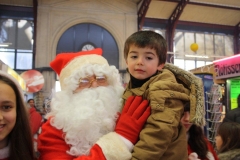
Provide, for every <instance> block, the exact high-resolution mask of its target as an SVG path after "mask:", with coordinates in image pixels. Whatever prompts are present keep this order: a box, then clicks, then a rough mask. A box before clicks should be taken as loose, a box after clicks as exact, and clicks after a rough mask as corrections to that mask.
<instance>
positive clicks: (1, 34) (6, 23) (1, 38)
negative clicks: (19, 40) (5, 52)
mask: <svg viewBox="0 0 240 160" xmlns="http://www.w3.org/2000/svg"><path fill="white" fill-rule="evenodd" d="M15 31H16V21H14V20H12V19H1V20H0V43H7V44H9V46H8V47H7V48H12V49H15V36H16V32H15Z"/></svg>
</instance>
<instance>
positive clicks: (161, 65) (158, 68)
mask: <svg viewBox="0 0 240 160" xmlns="http://www.w3.org/2000/svg"><path fill="white" fill-rule="evenodd" d="M163 67H164V63H162V64H160V65H159V66H158V67H157V70H159V71H160V70H161V69H162V68H163Z"/></svg>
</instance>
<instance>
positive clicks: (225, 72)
mask: <svg viewBox="0 0 240 160" xmlns="http://www.w3.org/2000/svg"><path fill="white" fill-rule="evenodd" d="M213 64H214V68H215V72H216V79H226V78H231V77H238V76H240V54H237V55H234V56H231V57H227V58H224V59H220V60H216V61H213Z"/></svg>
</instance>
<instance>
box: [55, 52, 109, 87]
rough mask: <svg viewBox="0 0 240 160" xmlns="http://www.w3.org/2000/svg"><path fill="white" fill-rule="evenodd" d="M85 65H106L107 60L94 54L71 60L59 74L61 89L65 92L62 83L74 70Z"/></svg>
mask: <svg viewBox="0 0 240 160" xmlns="http://www.w3.org/2000/svg"><path fill="white" fill-rule="evenodd" d="M86 64H100V65H108V66H109V64H108V62H107V60H106V59H105V58H104V57H102V56H100V55H96V54H92V55H81V56H78V57H76V58H74V59H73V60H71V61H70V62H69V63H68V64H67V65H66V66H65V67H64V68H63V69H62V71H61V73H60V77H59V78H60V84H61V89H62V90H65V88H66V84H65V83H64V79H65V78H68V77H69V76H70V75H72V73H73V72H74V71H75V70H76V69H79V68H81V67H82V66H84V65H86Z"/></svg>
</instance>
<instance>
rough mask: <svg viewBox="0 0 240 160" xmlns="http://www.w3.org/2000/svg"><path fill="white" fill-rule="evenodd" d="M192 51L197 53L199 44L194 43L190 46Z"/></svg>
mask: <svg viewBox="0 0 240 160" xmlns="http://www.w3.org/2000/svg"><path fill="white" fill-rule="evenodd" d="M190 49H191V50H192V51H193V52H196V51H197V50H198V44H197V43H192V44H191V46H190Z"/></svg>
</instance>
